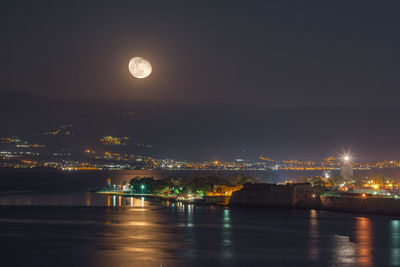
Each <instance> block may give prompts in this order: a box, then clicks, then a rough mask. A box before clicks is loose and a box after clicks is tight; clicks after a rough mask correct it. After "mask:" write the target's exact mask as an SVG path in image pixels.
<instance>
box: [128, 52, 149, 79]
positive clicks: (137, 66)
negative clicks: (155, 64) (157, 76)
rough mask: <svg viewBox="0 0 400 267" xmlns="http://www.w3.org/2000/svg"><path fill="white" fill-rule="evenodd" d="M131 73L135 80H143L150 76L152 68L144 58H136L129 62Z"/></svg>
mask: <svg viewBox="0 0 400 267" xmlns="http://www.w3.org/2000/svg"><path fill="white" fill-rule="evenodd" d="M129 71H130V72H131V74H132V75H133V76H134V77H135V78H138V79H143V78H146V77H147V76H149V75H150V73H151V71H152V68H151V65H150V62H148V61H147V60H145V59H144V58H141V57H134V58H132V59H131V60H130V61H129Z"/></svg>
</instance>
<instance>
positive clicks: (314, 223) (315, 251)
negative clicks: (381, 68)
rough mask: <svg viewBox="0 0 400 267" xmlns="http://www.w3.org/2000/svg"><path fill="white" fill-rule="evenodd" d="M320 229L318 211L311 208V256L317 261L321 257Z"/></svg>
mask: <svg viewBox="0 0 400 267" xmlns="http://www.w3.org/2000/svg"><path fill="white" fill-rule="evenodd" d="M318 238H319V231H318V213H317V211H316V210H310V231H309V240H310V251H309V253H310V258H311V260H312V261H317V260H318V259H319V244H318Z"/></svg>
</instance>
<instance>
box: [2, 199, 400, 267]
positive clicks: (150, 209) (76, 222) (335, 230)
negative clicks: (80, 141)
mask: <svg viewBox="0 0 400 267" xmlns="http://www.w3.org/2000/svg"><path fill="white" fill-rule="evenodd" d="M10 196H11V200H7V201H8V202H7V201H6V203H14V204H15V205H17V206H18V205H26V204H27V203H33V206H32V207H30V208H29V207H20V208H19V209H17V210H23V211H27V213H24V212H15V211H13V212H10V213H9V214H8V215H4V214H5V213H3V212H2V213H1V214H2V217H1V218H0V237H1V238H0V247H1V248H7V247H9V246H10V244H11V247H14V248H15V247H18V246H20V245H19V244H30V243H29V242H30V241H27V240H26V239H25V238H23V236H30V237H31V239H32V241H31V242H32V244H31V246H32V247H36V243H37V242H39V243H38V244H39V245H38V249H37V250H33V251H36V252H38V251H41V250H39V248H43V249H44V250H46V249H48V247H52V248H53V245H49V244H56V245H54V246H55V248H54V249H55V251H57V252H55V255H56V254H57V253H60V254H63V253H64V251H63V249H64V247H68V248H74V249H76V251H77V252H76V253H78V252H79V251H87V255H85V256H79V257H82V259H80V260H82V261H83V264H77V263H76V262H73V264H70V266H76V265H80V266H87V265H90V263H92V264H95V263H98V262H99V261H101V262H102V264H101V265H98V264H96V266H114V265H115V264H113V263H118V265H119V266H131V265H129V264H126V265H124V262H133V263H135V265H137V266H144V265H150V266H160V264H163V266H175V265H188V264H190V265H192V264H191V263H192V262H198V263H199V264H197V265H200V263H202V264H203V265H204V263H206V264H207V262H210V261H211V262H214V263H215V264H211V265H220V264H224V263H230V264H232V265H235V264H236V263H237V264H246V262H248V261H250V262H252V263H253V264H259V265H263V264H264V263H267V262H268V263H270V262H272V263H275V265H284V264H280V262H281V261H284V262H286V263H288V264H289V265H290V264H292V265H293V264H296V265H298V266H310V265H316V266H332V265H333V266H337V265H345V264H347V265H356V264H357V265H359V266H373V265H379V264H377V262H383V264H380V265H389V264H391V265H393V266H396V265H399V264H400V221H399V220H387V219H385V218H384V217H383V218H381V217H378V218H381V219H379V220H378V222H380V221H382V223H381V226H380V227H378V226H375V221H376V220H377V219H376V218H375V219H374V220H372V219H371V218H368V217H360V216H353V215H351V214H341V213H334V212H324V211H316V210H310V211H290V210H287V211H279V210H264V209H254V210H252V209H237V208H225V207H216V206H195V205H193V204H183V203H180V202H175V203H174V202H149V201H147V200H146V199H145V198H134V197H120V196H98V195H94V194H90V193H81V194H80V195H74V194H63V195H58V196H55V195H40V194H38V195H30V194H20V195H10ZM75 196H77V198H76V199H75ZM18 197H20V199H19V200H18ZM68 198H70V199H68ZM2 199H3V200H4V198H1V197H0V203H3V202H1V200H2ZM49 200H51V201H53V204H54V203H58V204H59V206H57V205H54V206H57V207H53V208H52V207H51V205H50V207H38V206H35V205H44V206H45V203H47V201H49ZM41 201H42V202H41ZM67 203H72V206H68V205H66V204H67ZM63 204H65V209H62V206H63ZM73 205H77V207H75V208H72V207H73ZM35 207H36V208H35ZM0 208H1V207H0ZM10 209H11V210H13V209H12V207H11V208H10ZM31 209H32V210H34V212H31V211H30V210H31ZM64 210H65V212H64ZM6 214H7V213H6ZM26 214H28V215H26ZM383 223H384V224H383ZM373 225H374V227H375V228H374V227H373ZM382 225H384V226H382ZM385 225H386V228H385ZM4 226H6V227H5V228H4ZM2 227H3V229H4V230H2ZM57 229H59V230H57ZM66 229H67V230H66ZM68 229H71V230H68ZM377 231H383V233H385V234H383V235H378V236H379V237H381V238H383V237H382V236H385V237H386V239H382V240H380V242H379V245H377V244H375V243H377V242H375V240H376V238H377V237H375V239H374V236H377V235H376V234H375V235H374V232H377ZM385 231H386V232H385ZM37 233H39V234H40V236H43V237H45V238H44V239H43V240H39V241H38V240H37V239H35V234H37ZM7 236H10V239H7ZM19 236H20V237H19ZM349 237H352V238H349ZM4 238H5V239H4ZM2 239H3V241H2ZM352 241H353V242H352ZM27 242H28V243H27ZM34 242H36V243H34ZM57 244H60V245H57ZM382 244H383V246H382ZM381 246H382V247H383V248H381ZM385 246H386V247H385ZM377 251H378V252H379V251H381V252H380V254H379V253H378V254H379V255H382V254H385V253H387V254H386V255H387V258H384V257H382V256H381V257H378V256H376V252H377ZM385 251H386V252H385ZM10 253H11V254H10V255H13V256H14V257H16V256H18V255H16V254H15V253H17V252H13V253H14V254H12V252H10ZM32 253H33V252H32ZM79 255H80V254H79ZM389 255H390V257H389ZM29 257H35V256H32V255H31V256H29V255H28V257H27V258H28V259H29ZM18 258H20V257H18ZM96 259H97V260H96ZM21 260H22V259H21ZM195 265H196V264H195ZM250 265H251V264H250ZM271 265H274V264H271Z"/></svg>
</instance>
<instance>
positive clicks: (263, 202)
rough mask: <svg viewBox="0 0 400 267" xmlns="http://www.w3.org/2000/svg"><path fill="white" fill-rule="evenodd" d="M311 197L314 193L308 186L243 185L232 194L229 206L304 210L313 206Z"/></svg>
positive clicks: (313, 200) (313, 202) (313, 201)
mask: <svg viewBox="0 0 400 267" xmlns="http://www.w3.org/2000/svg"><path fill="white" fill-rule="evenodd" d="M313 195H314V192H313V190H312V187H311V185H309V184H293V185H275V184H245V185H244V187H243V189H241V190H239V191H235V192H233V193H232V196H231V198H230V200H229V205H232V206H263V207H271V208H291V207H305V208H306V207H312V206H313V205H314V204H315V199H314V198H313Z"/></svg>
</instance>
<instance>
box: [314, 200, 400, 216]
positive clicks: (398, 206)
mask: <svg viewBox="0 0 400 267" xmlns="http://www.w3.org/2000/svg"><path fill="white" fill-rule="evenodd" d="M321 208H322V209H326V210H336V211H349V212H361V213H381V214H400V200H397V199H392V198H353V197H331V196H321Z"/></svg>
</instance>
